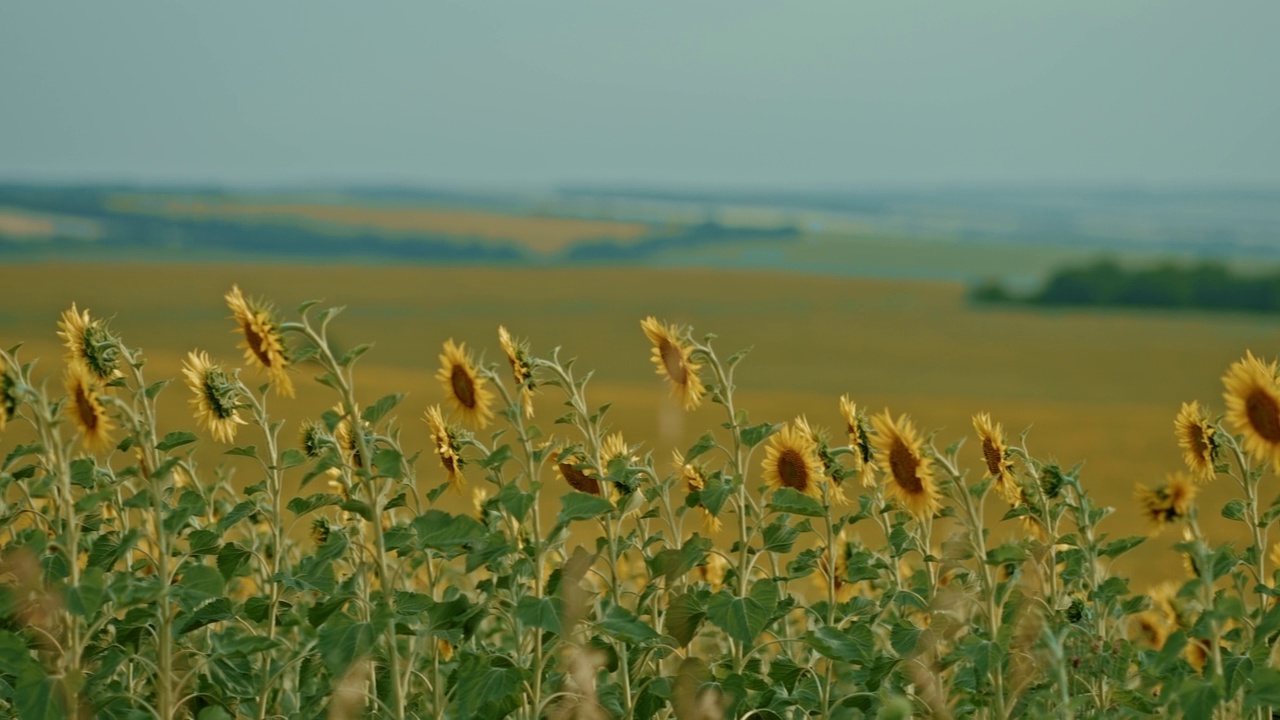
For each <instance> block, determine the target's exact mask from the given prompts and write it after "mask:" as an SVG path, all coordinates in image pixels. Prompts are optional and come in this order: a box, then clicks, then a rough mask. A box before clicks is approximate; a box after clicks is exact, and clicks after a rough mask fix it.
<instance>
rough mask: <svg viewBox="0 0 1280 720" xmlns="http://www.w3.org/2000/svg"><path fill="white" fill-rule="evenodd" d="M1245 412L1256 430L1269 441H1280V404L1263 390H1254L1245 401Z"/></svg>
mask: <svg viewBox="0 0 1280 720" xmlns="http://www.w3.org/2000/svg"><path fill="white" fill-rule="evenodd" d="M1244 407H1245V413H1246V414H1248V416H1249V424H1250V425H1252V426H1253V430H1254V432H1256V433H1258V434H1259V435H1261V436H1262V437H1263V438H1264V439H1266V441H1267V442H1272V443H1278V442H1280V405H1277V404H1276V399H1275V398H1273V397H1272V396H1271V395H1270V394H1269V393H1267V392H1265V391H1263V390H1260V389H1259V390H1254V391H1253V392H1251V393H1249V397H1248V398H1246V399H1245V401H1244Z"/></svg>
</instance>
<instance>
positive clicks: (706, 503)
mask: <svg viewBox="0 0 1280 720" xmlns="http://www.w3.org/2000/svg"><path fill="white" fill-rule="evenodd" d="M731 494H733V487H732V486H731V485H730V484H729V483H727V482H725V481H724V477H723V476H721V475H720V473H712V474H711V476H710V477H708V478H707V485H706V487H704V488H702V490H701V491H700V492H699V493H698V496H699V498H701V500H702V506H703V507H705V508H706V509H707V511H708V512H710V513H711V514H712V515H719V514H720V509H721V508H723V507H724V504H725V502H727V501H728V500H729V496H730V495H731Z"/></svg>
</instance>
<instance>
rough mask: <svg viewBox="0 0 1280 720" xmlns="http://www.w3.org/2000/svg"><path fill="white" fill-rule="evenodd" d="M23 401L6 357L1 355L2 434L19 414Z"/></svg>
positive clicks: (0, 406)
mask: <svg viewBox="0 0 1280 720" xmlns="http://www.w3.org/2000/svg"><path fill="white" fill-rule="evenodd" d="M21 402H22V399H21V398H20V397H19V396H18V381H17V380H16V379H15V378H14V376H13V373H11V372H10V371H9V364H8V363H7V362H6V361H5V356H4V355H0V432H4V426H5V425H7V424H8V423H9V421H10V420H12V419H13V416H14V415H17V414H18V405H19V404H20V403H21Z"/></svg>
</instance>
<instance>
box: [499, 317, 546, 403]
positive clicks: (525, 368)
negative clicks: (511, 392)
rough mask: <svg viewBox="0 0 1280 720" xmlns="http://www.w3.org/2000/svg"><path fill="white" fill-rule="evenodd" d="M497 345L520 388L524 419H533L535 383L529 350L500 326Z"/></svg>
mask: <svg viewBox="0 0 1280 720" xmlns="http://www.w3.org/2000/svg"><path fill="white" fill-rule="evenodd" d="M498 343H499V344H500V345H502V352H503V354H504V355H506V356H507V362H508V363H510V365H511V375H512V377H514V378H515V380H516V387H518V388H520V407H521V409H522V410H524V416H525V417H526V418H531V417H533V390H534V388H536V387H537V383H536V382H535V381H534V379H533V365H531V364H530V363H529V348H528V346H527V345H526V344H525V343H523V342H516V341H515V340H513V339H512V338H511V333H508V332H507V329H506V328H505V327H503V326H501V325H499V326H498Z"/></svg>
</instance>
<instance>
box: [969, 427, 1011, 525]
mask: <svg viewBox="0 0 1280 720" xmlns="http://www.w3.org/2000/svg"><path fill="white" fill-rule="evenodd" d="M973 429H974V430H975V431H977V433H978V441H979V442H980V443H981V446H982V462H983V465H984V466H985V469H986V471H987V477H989V478H992V480H993V483H992V484H993V486H994V487H995V489H996V492H998V493H1000V497H1002V498H1004V499H1005V501H1006V502H1008V503H1009V504H1010V505H1012V504H1014V503H1015V502H1016V501H1017V499H1018V494H1019V493H1018V488H1017V485H1016V483H1015V482H1014V479H1013V460H1011V459H1010V458H1009V447H1008V445H1006V444H1005V441H1004V427H1003V426H1002V425H1000V424H999V423H995V424H993V423H992V422H991V416H990V415H988V414H986V413H982V414H980V415H974V416H973Z"/></svg>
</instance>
